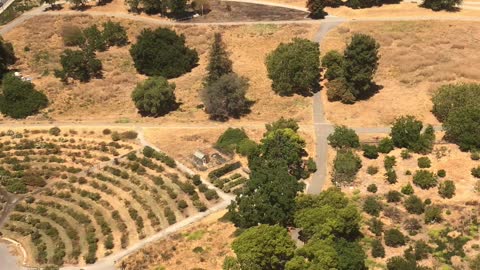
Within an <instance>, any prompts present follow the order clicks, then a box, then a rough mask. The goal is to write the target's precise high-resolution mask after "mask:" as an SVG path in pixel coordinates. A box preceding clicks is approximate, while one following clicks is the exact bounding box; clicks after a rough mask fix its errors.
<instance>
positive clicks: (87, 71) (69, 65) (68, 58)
mask: <svg viewBox="0 0 480 270" xmlns="http://www.w3.org/2000/svg"><path fill="white" fill-rule="evenodd" d="M60 64H61V65H62V69H61V70H58V69H57V70H55V77H57V78H60V79H61V80H62V81H63V82H65V83H66V82H68V78H72V79H74V80H79V81H81V82H88V81H90V79H91V78H99V77H101V76H102V62H100V60H98V59H97V58H96V56H95V53H94V52H92V51H89V50H86V51H81V50H76V51H72V50H70V49H67V50H64V51H63V53H62V55H60Z"/></svg>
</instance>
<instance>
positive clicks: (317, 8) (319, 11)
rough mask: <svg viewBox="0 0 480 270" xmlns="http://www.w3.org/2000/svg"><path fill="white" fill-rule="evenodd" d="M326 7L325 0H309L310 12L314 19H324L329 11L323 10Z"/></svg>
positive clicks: (308, 7)
mask: <svg viewBox="0 0 480 270" xmlns="http://www.w3.org/2000/svg"><path fill="white" fill-rule="evenodd" d="M324 8H325V0H307V9H308V11H309V12H310V17H311V18H313V19H323V18H325V15H327V13H326V12H325V11H324V10H323V9H324Z"/></svg>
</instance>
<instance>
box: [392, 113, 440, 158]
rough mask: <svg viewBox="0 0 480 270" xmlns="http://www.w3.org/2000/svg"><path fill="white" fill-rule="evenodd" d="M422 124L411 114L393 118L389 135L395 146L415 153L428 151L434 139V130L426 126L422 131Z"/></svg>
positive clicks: (430, 149)
mask: <svg viewBox="0 0 480 270" xmlns="http://www.w3.org/2000/svg"><path fill="white" fill-rule="evenodd" d="M422 129H423V124H422V122H421V121H419V120H417V119H415V117H413V116H411V115H407V116H402V117H399V118H397V119H395V122H394V123H393V125H392V130H391V133H390V136H391V137H392V140H393V143H394V145H395V146H396V147H399V148H402V147H404V148H407V149H409V150H412V151H414V152H415V153H429V152H431V151H432V148H433V143H434V141H435V132H434V130H433V127H432V126H428V127H427V128H426V129H425V131H424V132H423V133H422Z"/></svg>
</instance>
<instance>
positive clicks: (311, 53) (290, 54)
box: [266, 38, 320, 96]
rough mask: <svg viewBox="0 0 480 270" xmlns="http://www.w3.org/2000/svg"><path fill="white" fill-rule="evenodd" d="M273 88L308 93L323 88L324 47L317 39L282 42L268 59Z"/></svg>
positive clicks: (285, 91) (280, 93)
mask: <svg viewBox="0 0 480 270" xmlns="http://www.w3.org/2000/svg"><path fill="white" fill-rule="evenodd" d="M266 65H267V71H268V77H269V78H270V79H271V80H272V89H273V91H274V92H275V93H277V94H279V95H281V96H290V95H293V94H302V95H308V94H311V93H312V92H315V91H317V90H318V88H319V80H320V49H319V45H318V43H317V42H312V41H309V40H307V39H299V38H296V39H294V40H293V41H292V42H290V43H286V44H285V43H281V44H280V45H279V46H278V47H277V48H276V49H275V50H274V51H273V52H271V53H270V54H269V55H268V56H267V60H266Z"/></svg>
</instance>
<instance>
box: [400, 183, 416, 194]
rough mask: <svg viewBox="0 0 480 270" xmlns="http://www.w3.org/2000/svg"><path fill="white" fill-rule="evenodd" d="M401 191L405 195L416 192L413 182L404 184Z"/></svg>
mask: <svg viewBox="0 0 480 270" xmlns="http://www.w3.org/2000/svg"><path fill="white" fill-rule="evenodd" d="M401 192H402V193H403V194H405V195H412V194H413V192H414V190H413V186H412V184H410V183H408V184H407V185H405V186H403V187H402V190H401Z"/></svg>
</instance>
